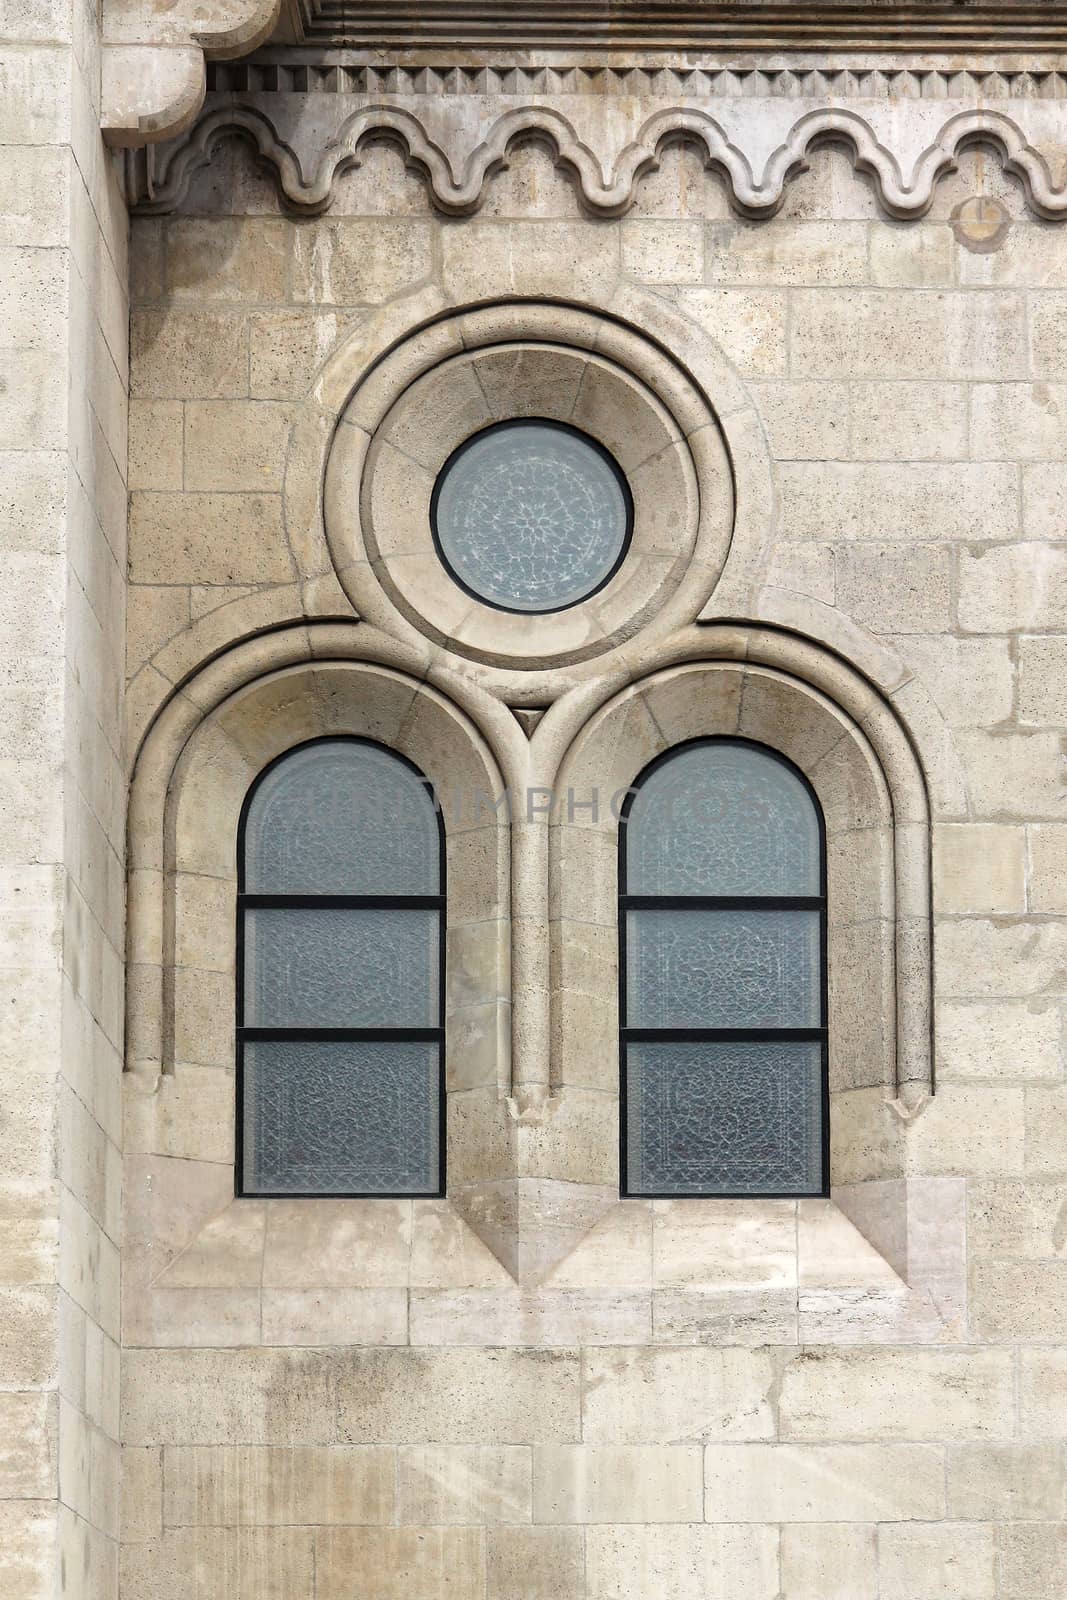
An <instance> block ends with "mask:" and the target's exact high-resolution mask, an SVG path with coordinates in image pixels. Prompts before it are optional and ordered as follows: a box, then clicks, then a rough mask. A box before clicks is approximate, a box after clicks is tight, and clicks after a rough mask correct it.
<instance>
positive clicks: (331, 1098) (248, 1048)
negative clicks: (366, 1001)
mask: <svg viewBox="0 0 1067 1600" xmlns="http://www.w3.org/2000/svg"><path fill="white" fill-rule="evenodd" d="M438 1059H439V1058H438V1046H437V1045H436V1044H420V1043H415V1042H401V1043H393V1042H391V1041H390V1042H382V1043H378V1042H373V1043H363V1042H354V1041H347V1042H340V1043H334V1042H326V1041H323V1042H317V1041H316V1042H313V1043H299V1044H293V1043H286V1042H283V1041H280V1040H279V1041H275V1040H272V1041H270V1042H267V1043H262V1042H258V1041H257V1042H256V1043H246V1045H245V1047H244V1128H243V1135H244V1137H243V1147H242V1148H243V1157H244V1192H245V1193H246V1194H264V1193H266V1194H272V1193H274V1194H433V1193H436V1191H437V1189H438V1184H439V1155H440V1150H439V1133H438V1082H439V1068H438Z"/></svg>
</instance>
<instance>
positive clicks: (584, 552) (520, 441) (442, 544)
mask: <svg viewBox="0 0 1067 1600" xmlns="http://www.w3.org/2000/svg"><path fill="white" fill-rule="evenodd" d="M430 515H431V518H432V521H433V533H434V539H435V541H436V544H437V549H438V552H439V554H440V556H441V559H442V561H443V562H444V564H445V566H446V567H447V568H448V570H449V572H450V573H451V574H452V576H453V578H455V580H456V582H457V583H459V584H460V585H461V586H462V587H463V588H464V589H466V590H467V591H468V593H469V594H472V595H474V596H475V598H476V599H478V600H484V601H485V602H486V604H488V605H491V606H496V607H498V608H499V609H500V610H502V611H529V612H535V611H562V610H564V609H565V608H566V607H567V606H574V605H577V604H578V602H579V601H581V600H585V599H587V598H588V597H589V595H591V594H594V593H595V592H596V590H597V589H599V588H601V587H602V586H603V585H604V584H605V583H607V581H608V579H609V578H610V577H611V576H612V574H613V573H614V572H615V570H616V569H617V567H618V566H619V563H620V562H621V560H622V558H623V556H624V555H625V554H626V547H627V545H628V543H629V540H630V530H631V526H632V523H633V503H632V501H631V499H630V491H629V489H628V488H627V485H626V480H625V478H624V477H623V475H622V473H621V471H620V470H619V467H618V465H617V464H616V462H615V461H614V460H613V459H612V457H611V456H610V455H609V454H608V452H607V451H606V450H605V449H603V447H602V446H601V445H599V444H596V443H595V442H594V441H593V440H592V439H590V438H589V437H588V436H587V435H586V434H584V433H579V432H578V430H577V428H571V427H568V426H566V425H565V424H564V423H560V422H546V421H543V420H540V419H532V418H531V419H521V420H516V421H513V422H500V423H497V424H495V425H494V426H493V427H491V428H485V429H484V430H483V431H482V432H481V433H476V434H475V435H474V437H473V438H471V439H468V440H466V442H465V443H464V444H461V445H460V447H459V449H458V450H456V451H454V452H453V454H452V455H451V456H450V457H449V459H448V460H447V461H446V462H445V465H444V467H443V468H442V469H441V474H440V477H439V478H438V479H437V484H436V487H435V488H434V493H433V501H432V505H431V510H430Z"/></svg>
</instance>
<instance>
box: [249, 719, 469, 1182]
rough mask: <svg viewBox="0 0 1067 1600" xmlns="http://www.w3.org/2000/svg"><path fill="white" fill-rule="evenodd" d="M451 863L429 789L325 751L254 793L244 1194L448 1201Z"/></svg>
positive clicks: (382, 765)
mask: <svg viewBox="0 0 1067 1600" xmlns="http://www.w3.org/2000/svg"><path fill="white" fill-rule="evenodd" d="M443 874H444V866H443V853H442V848H441V829H440V820H439V817H438V815H437V812H436V810H435V807H434V801H433V797H432V795H431V793H430V790H429V788H428V785H427V784H426V781H425V779H423V778H422V776H421V775H420V774H419V773H418V772H416V770H415V768H414V767H412V766H411V765H410V763H408V762H407V761H405V760H403V759H402V758H401V757H400V756H397V755H394V754H393V753H392V751H389V750H386V749H384V748H383V747H382V746H380V745H376V744H372V743H370V742H369V741H367V740H362V739H341V738H338V739H319V740H316V741H314V742H313V743H311V744H307V745H302V746H301V747H300V748H299V749H297V750H293V751H291V752H290V753H289V754H287V755H285V756H282V757H281V758H280V760H278V761H276V762H275V763H274V764H273V765H272V766H271V767H268V768H267V770H266V772H265V773H263V775H262V776H261V777H260V778H259V779H258V781H257V783H256V784H255V786H254V787H253V789H252V791H251V793H250V795H249V797H248V800H247V801H246V803H245V810H244V814H243V817H242V822H241V837H240V842H239V859H238V1001H237V1003H238V1016H237V1022H238V1029H237V1043H238V1049H237V1096H238V1126H239V1129H240V1142H239V1151H238V1174H237V1185H238V1193H240V1194H250V1195H252V1194H255V1195H271V1194H273V1195H325V1194H330V1195H374V1194H377V1195H384V1194H391V1195H403V1194H418V1195H432V1194H440V1193H442V1192H443V1183H442V1155H443V1139H442V1128H441V1121H442V1116H443V1105H444V1101H443V1096H442V1057H443V1048H444V1033H443V1029H442V1025H441V973H442V965H443V954H442V952H443V932H444V878H443Z"/></svg>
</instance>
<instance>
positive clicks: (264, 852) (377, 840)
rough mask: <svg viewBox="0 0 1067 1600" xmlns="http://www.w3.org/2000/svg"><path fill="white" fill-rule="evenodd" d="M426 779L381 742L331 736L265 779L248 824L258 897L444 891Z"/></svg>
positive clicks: (251, 888) (249, 866)
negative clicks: (365, 741) (266, 895)
mask: <svg viewBox="0 0 1067 1600" xmlns="http://www.w3.org/2000/svg"><path fill="white" fill-rule="evenodd" d="M440 870H441V868H440V835H439V832H438V824H437V816H436V813H435V811H434V805H433V800H432V798H431V796H430V793H429V791H428V789H427V787H426V784H425V783H424V782H423V780H422V779H421V778H420V777H419V775H418V774H417V773H416V772H415V771H413V769H412V768H411V767H409V766H408V765H407V763H406V762H404V761H400V760H399V759H398V758H397V757H396V756H394V755H391V754H390V753H389V751H388V750H382V749H380V748H379V747H378V746H377V745H372V744H362V743H360V742H359V741H357V740H353V739H325V740H321V741H320V742H319V743H317V744H310V745H305V746H304V747H303V748H302V749H299V750H294V751H293V753H292V755H290V756H287V757H286V758H285V760H284V761H279V762H278V764H277V766H275V767H272V768H271V770H270V771H269V772H268V773H267V775H266V776H265V777H264V778H263V779H262V781H261V782H260V784H259V787H258V788H257V790H256V792H255V794H254V796H253V798H252V803H251V805H250V806H249V808H248V814H247V818H246V822H245V884H244V887H245V890H246V892H247V893H249V894H437V893H438V892H439V890H440V887H441V882H440Z"/></svg>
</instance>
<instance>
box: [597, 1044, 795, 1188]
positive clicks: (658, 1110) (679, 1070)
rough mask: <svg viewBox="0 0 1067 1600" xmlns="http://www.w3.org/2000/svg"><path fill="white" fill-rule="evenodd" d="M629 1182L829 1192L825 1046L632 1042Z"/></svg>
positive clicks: (633, 1185) (636, 1185)
mask: <svg viewBox="0 0 1067 1600" xmlns="http://www.w3.org/2000/svg"><path fill="white" fill-rule="evenodd" d="M626 1060H627V1100H626V1105H627V1130H626V1132H627V1141H626V1152H627V1169H628V1170H627V1187H628V1189H629V1191H630V1193H637V1194H663V1195H686V1194H694V1195H695V1194H701V1195H714V1194H722V1195H745V1194H753V1195H755V1194H759V1195H768V1194H819V1193H821V1192H822V1182H823V1179H822V1168H823V1152H822V1146H823V1129H822V1047H821V1045H820V1043H819V1042H818V1041H817V1040H812V1041H810V1042H809V1041H804V1042H800V1043H797V1042H789V1041H784V1040H774V1039H766V1040H764V1039H760V1040H746V1041H743V1042H737V1043H733V1042H725V1041H723V1042H711V1041H708V1040H705V1041H702V1042H697V1043H683V1044H680V1043H674V1042H666V1041H664V1042H662V1043H659V1042H657V1043H653V1044H637V1043H632V1042H631V1043H630V1044H628V1045H627V1047H626Z"/></svg>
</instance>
